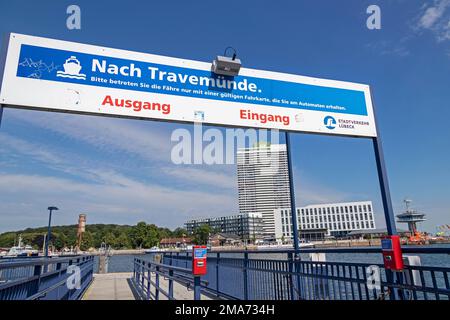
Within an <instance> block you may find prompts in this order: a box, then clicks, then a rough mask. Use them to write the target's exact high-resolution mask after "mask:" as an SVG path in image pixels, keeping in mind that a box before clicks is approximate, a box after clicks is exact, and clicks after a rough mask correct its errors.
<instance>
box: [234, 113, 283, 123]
mask: <svg viewBox="0 0 450 320" xmlns="http://www.w3.org/2000/svg"><path fill="white" fill-rule="evenodd" d="M240 116H241V119H244V120H256V121H259V122H260V123H267V122H280V123H283V124H284V125H285V126H288V125H289V116H280V115H278V114H277V115H273V114H266V113H257V112H251V111H250V110H240Z"/></svg>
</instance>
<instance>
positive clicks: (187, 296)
mask: <svg viewBox="0 0 450 320" xmlns="http://www.w3.org/2000/svg"><path fill="white" fill-rule="evenodd" d="M132 276H133V273H130V272H119V273H106V274H94V280H93V282H92V283H91V285H90V286H89V288H88V289H87V290H86V293H85V294H84V296H83V300H136V299H139V297H138V296H137V295H135V294H134V292H133V289H132V288H133V285H132V284H131V281H130V279H131V277H132ZM168 283H169V282H168V281H167V280H165V279H164V278H163V277H161V279H160V287H161V289H163V290H166V291H168ZM173 291H174V297H176V299H177V300H193V299H194V292H193V291H192V290H188V289H187V288H186V287H184V286H183V285H181V284H179V283H177V282H175V281H174V284H173ZM152 292H154V289H153V290H152ZM209 299H210V298H208V297H206V296H203V295H202V300H209ZM160 300H167V297H165V296H164V295H163V294H161V295H160Z"/></svg>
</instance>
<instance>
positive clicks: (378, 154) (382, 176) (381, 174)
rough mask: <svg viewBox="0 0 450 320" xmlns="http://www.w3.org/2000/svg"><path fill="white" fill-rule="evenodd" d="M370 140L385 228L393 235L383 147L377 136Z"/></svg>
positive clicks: (393, 227)
mask: <svg viewBox="0 0 450 320" xmlns="http://www.w3.org/2000/svg"><path fill="white" fill-rule="evenodd" d="M377 131H378V130H377ZM377 133H378V132H377ZM372 141H373V148H374V150H375V160H376V163H377V172H378V180H379V181H380V190H381V198H382V201H383V209H384V217H385V220H386V228H387V232H388V234H389V235H395V234H397V228H396V226H395V216H394V210H393V209H392V201H391V192H390V191H389V183H388V178H387V172H386V167H385V164H384V154H383V147H382V145H381V139H380V138H379V137H374V138H372Z"/></svg>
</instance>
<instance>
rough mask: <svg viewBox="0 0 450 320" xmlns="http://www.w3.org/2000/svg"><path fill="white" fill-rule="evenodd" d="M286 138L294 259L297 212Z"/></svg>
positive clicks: (298, 247) (289, 142)
mask: <svg viewBox="0 0 450 320" xmlns="http://www.w3.org/2000/svg"><path fill="white" fill-rule="evenodd" d="M285 137H286V152H287V165H288V171H289V191H290V198H291V217H292V229H293V230H292V232H293V237H294V249H295V257H296V258H297V257H298V254H299V252H298V251H299V250H300V245H299V235H298V223H297V210H296V207H295V191H294V178H293V174H292V159H291V141H290V138H289V132H287V131H286V132H285Z"/></svg>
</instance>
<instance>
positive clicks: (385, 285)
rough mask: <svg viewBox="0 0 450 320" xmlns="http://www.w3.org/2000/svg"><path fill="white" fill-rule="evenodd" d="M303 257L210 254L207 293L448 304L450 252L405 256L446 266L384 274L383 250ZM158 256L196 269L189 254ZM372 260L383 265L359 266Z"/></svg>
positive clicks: (264, 253) (305, 251) (414, 250)
mask: <svg viewBox="0 0 450 320" xmlns="http://www.w3.org/2000/svg"><path fill="white" fill-rule="evenodd" d="M301 252H302V256H303V257H302V258H301V259H300V260H295V259H294V257H295V255H294V253H295V252H294V251H293V250H283V251H274V250H267V251H245V252H243V251H225V252H210V253H209V254H208V261H207V262H208V273H207V275H205V276H203V277H202V280H206V281H207V283H208V285H207V286H205V288H204V289H205V290H207V291H208V292H209V293H212V294H216V295H217V296H218V297H228V298H234V299H244V300H247V299H250V300H295V299H302V300H377V299H378V300H380V299H390V300H429V299H430V300H440V299H444V300H449V299H450V285H449V277H450V256H449V254H450V248H420V247H419V248H404V249H403V252H404V255H407V254H419V255H420V256H421V257H422V258H423V260H427V259H426V258H428V257H429V256H430V255H433V257H434V260H433V261H437V260H440V261H441V262H442V259H448V266H434V265H407V266H405V269H404V271H403V272H392V271H390V270H386V269H385V268H384V265H383V264H382V263H381V262H382V260H381V250H380V249H379V248H344V249H325V248H324V249H303V250H301ZM308 253H326V254H327V260H329V258H330V256H332V259H333V260H344V261H310V260H309V257H305V255H306V254H308ZM343 254H345V256H344V259H343V258H342V257H341V258H340V256H342V255H343ZM160 255H161V256H162V262H163V264H164V265H170V266H175V267H182V268H185V269H189V268H190V266H191V263H192V260H191V259H192V257H191V254H190V252H161V253H160ZM368 257H372V259H369V260H374V259H373V258H377V257H378V258H379V260H377V259H375V260H376V261H379V262H372V263H371V262H357V261H360V260H361V259H362V260H364V259H365V260H367V259H368ZM339 258H340V259H339ZM432 263H433V262H432ZM373 273H378V274H379V277H378V278H376V277H375V276H376V275H375V274H373ZM377 279H379V281H378V282H377V281H376V280H377Z"/></svg>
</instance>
